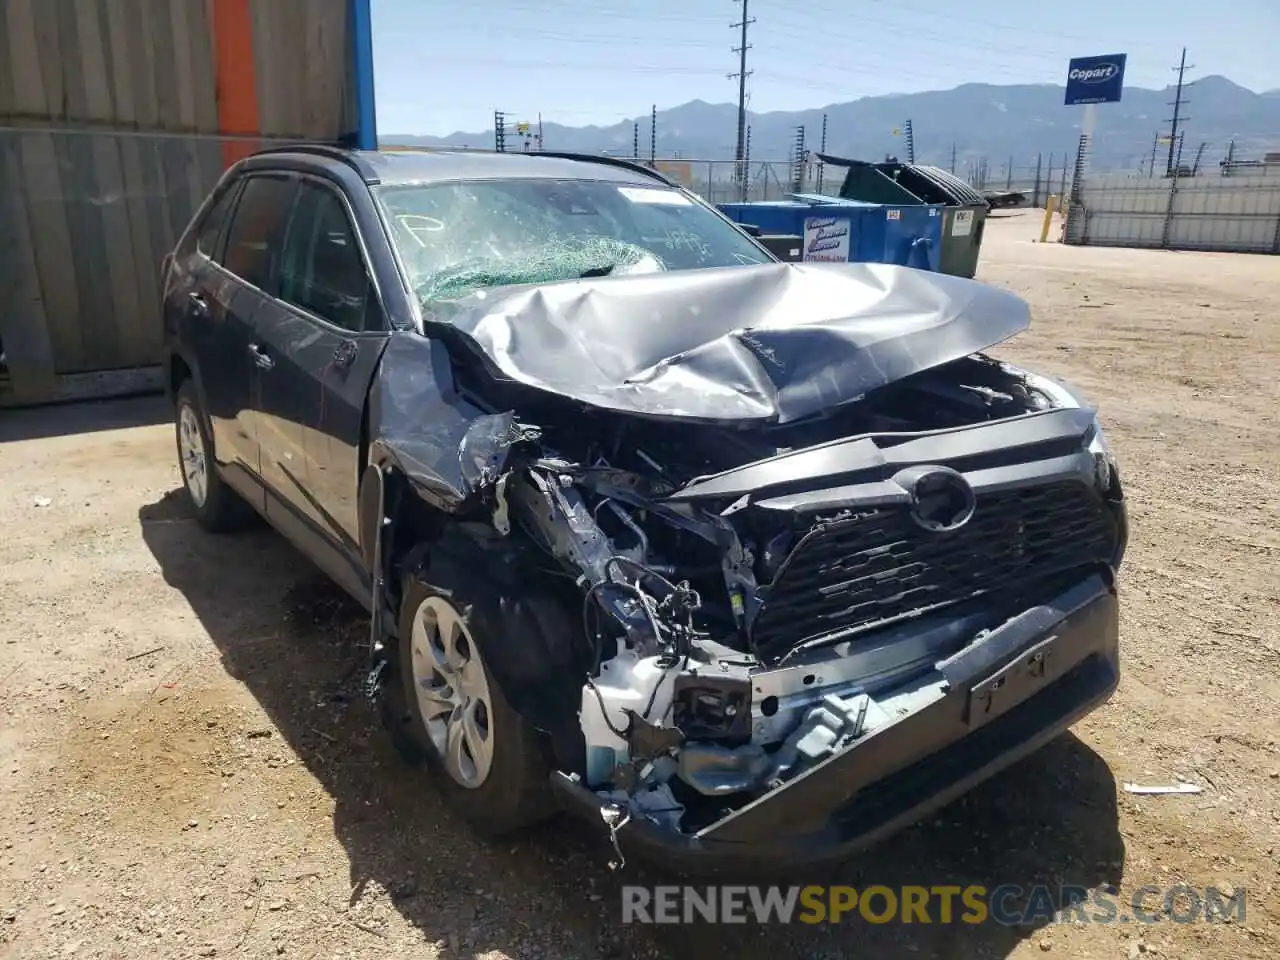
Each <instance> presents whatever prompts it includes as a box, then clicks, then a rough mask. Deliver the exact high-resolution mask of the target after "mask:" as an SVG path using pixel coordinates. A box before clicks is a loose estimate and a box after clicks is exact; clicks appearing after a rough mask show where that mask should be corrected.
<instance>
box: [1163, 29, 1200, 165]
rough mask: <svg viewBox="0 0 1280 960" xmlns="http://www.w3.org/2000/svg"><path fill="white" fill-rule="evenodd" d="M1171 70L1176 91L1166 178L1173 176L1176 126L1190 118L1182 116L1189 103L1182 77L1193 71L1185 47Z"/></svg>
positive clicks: (1176, 140) (1193, 66) (1176, 142)
mask: <svg viewBox="0 0 1280 960" xmlns="http://www.w3.org/2000/svg"><path fill="white" fill-rule="evenodd" d="M1173 69H1174V70H1177V71H1178V86H1177V91H1176V92H1175V93H1174V95H1173V104H1172V106H1173V119H1172V120H1170V121H1169V123H1170V124H1171V125H1172V129H1171V130H1170V131H1169V162H1168V164H1167V167H1166V171H1165V172H1166V173H1167V174H1168V176H1173V174H1174V156H1175V151H1176V150H1177V146H1178V125H1179V124H1180V123H1186V122H1187V121H1188V120H1190V119H1191V118H1190V117H1184V116H1183V115H1182V108H1183V107H1184V106H1186V105H1187V103H1188V102H1189V101H1188V100H1186V99H1185V98H1184V97H1183V96H1182V88H1183V75H1184V74H1185V73H1186V72H1187V71H1188V70H1194V69H1195V65H1194V64H1188V63H1187V48H1186V47H1183V48H1182V59H1180V60H1179V61H1178V65H1177V66H1176V67H1174V68H1173Z"/></svg>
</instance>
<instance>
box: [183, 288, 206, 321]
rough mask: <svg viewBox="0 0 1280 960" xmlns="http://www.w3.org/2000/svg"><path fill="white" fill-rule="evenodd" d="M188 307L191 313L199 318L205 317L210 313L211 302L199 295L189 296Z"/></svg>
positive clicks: (191, 294)
mask: <svg viewBox="0 0 1280 960" xmlns="http://www.w3.org/2000/svg"><path fill="white" fill-rule="evenodd" d="M187 305H188V306H189V307H190V309H191V312H192V313H194V314H196V315H197V316H200V317H203V316H205V315H207V314H208V313H209V301H207V300H206V299H205V298H204V297H202V296H200V294H198V293H194V292H193V293H188V294H187Z"/></svg>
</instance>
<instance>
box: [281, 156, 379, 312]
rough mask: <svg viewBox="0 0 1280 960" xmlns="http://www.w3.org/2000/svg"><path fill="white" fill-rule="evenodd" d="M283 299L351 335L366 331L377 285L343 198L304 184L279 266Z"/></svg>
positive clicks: (318, 185) (295, 207)
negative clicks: (361, 254)
mask: <svg viewBox="0 0 1280 960" xmlns="http://www.w3.org/2000/svg"><path fill="white" fill-rule="evenodd" d="M280 299H281V300H285V301H288V302H289V303H292V304H294V305H295V306H298V307H301V308H302V309H303V310H306V311H308V312H310V313H314V314H315V315H316V316H318V317H322V318H323V319H325V320H328V321H329V322H330V323H334V324H337V325H338V326H340V327H344V328H346V329H347V330H352V331H356V332H359V331H360V330H363V329H364V328H365V312H366V310H367V309H368V307H369V304H370V303H371V302H372V301H373V285H372V283H370V281H369V275H368V273H366V272H365V268H364V261H363V260H362V259H361V257H360V246H359V244H358V243H357V242H356V235H355V231H354V230H353V229H352V226H351V221H350V219H349V218H348V217H347V211H346V208H345V207H344V206H343V203H342V199H341V198H340V197H339V196H338V194H337V193H336V192H334V191H333V190H331V189H329V188H327V187H324V186H321V185H320V184H317V183H310V182H307V181H303V182H302V184H301V186H300V187H299V188H298V202H297V204H296V205H295V206H294V209H293V219H292V220H291V221H290V222H289V233H288V236H287V237H286V238H285V242H284V254H283V256H282V259H281V264H280Z"/></svg>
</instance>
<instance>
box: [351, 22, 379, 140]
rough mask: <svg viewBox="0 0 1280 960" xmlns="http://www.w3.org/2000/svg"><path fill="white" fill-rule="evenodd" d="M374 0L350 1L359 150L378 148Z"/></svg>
mask: <svg viewBox="0 0 1280 960" xmlns="http://www.w3.org/2000/svg"><path fill="white" fill-rule="evenodd" d="M370 3H371V0H351V41H352V45H353V46H354V48H355V57H354V66H355V81H356V147H357V149H360V150H377V149H378V112H377V108H376V100H375V99H374V94H373V14H372V13H371V12H370Z"/></svg>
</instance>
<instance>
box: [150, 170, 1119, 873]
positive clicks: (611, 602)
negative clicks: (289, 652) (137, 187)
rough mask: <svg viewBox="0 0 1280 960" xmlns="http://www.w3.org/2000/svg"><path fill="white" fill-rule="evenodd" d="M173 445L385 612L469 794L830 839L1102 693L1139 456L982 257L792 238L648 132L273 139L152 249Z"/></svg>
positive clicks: (381, 687) (809, 840) (954, 782)
mask: <svg viewBox="0 0 1280 960" xmlns="http://www.w3.org/2000/svg"><path fill="white" fill-rule="evenodd" d="M164 317H165V326H166V340H167V351H166V360H167V366H168V372H169V383H170V386H171V390H172V394H173V398H174V400H175V403H176V423H177V430H176V433H177V445H178V453H179V460H180V466H181V470H182V476H183V480H184V484H185V487H186V491H187V493H188V495H189V497H190V501H191V505H192V508H193V509H194V511H195V513H196V515H197V516H198V518H199V520H200V522H201V523H202V524H204V525H205V526H206V527H207V528H209V529H211V530H227V529H230V528H232V527H233V526H235V525H236V524H237V523H238V522H239V521H240V520H241V519H243V518H244V517H245V516H246V515H247V514H249V513H250V512H252V511H256V512H257V513H259V514H261V515H262V516H264V517H265V518H266V519H267V520H268V521H269V522H270V523H271V525H272V526H274V527H275V528H276V529H278V530H279V531H280V532H281V533H282V534H283V535H285V536H286V537H287V538H288V539H289V540H291V541H292V542H293V543H294V544H295V545H296V546H297V547H298V548H299V549H300V550H301V551H302V552H303V553H304V554H305V555H306V556H308V557H309V558H311V559H312V560H313V561H314V562H315V563H316V564H317V565H318V566H319V567H320V568H322V569H323V570H324V571H326V572H327V573H328V574H329V575H330V576H331V577H332V578H333V580H334V581H335V582H336V583H337V584H338V585H339V586H340V587H341V588H343V589H345V590H346V591H347V592H349V593H350V594H351V595H352V596H353V597H355V598H357V599H358V600H359V602H360V603H362V604H363V605H364V606H365V608H366V609H368V611H369V614H370V636H369V663H368V674H367V681H368V683H367V685H368V692H369V694H370V696H371V697H373V698H376V699H377V701H378V702H379V703H380V704H381V709H382V711H383V716H384V719H385V722H386V723H387V725H388V726H389V728H390V730H391V733H392V736H393V737H394V738H395V740H396V742H397V744H398V745H399V747H400V748H401V750H402V751H403V752H404V753H405V754H406V755H408V756H409V757H411V758H413V759H414V760H415V761H420V762H422V763H425V764H427V765H428V766H429V767H431V768H433V769H434V770H435V771H437V772H438V780H439V784H440V788H441V790H442V791H443V792H444V793H445V795H446V796H447V798H448V799H449V800H450V801H451V802H452V803H453V804H454V805H455V806H456V808H457V810H458V812H459V813H460V815H461V816H463V817H464V818H466V819H467V820H468V821H469V822H471V823H472V824H473V825H474V826H475V827H476V828H477V829H479V830H482V831H485V832H488V833H500V832H503V831H507V830H511V829H514V828H517V827H520V826H522V825H525V824H528V823H530V822H533V821H535V820H537V819H539V818H542V817H544V816H546V815H548V814H550V813H551V812H553V811H555V810H556V809H557V808H568V809H570V810H572V811H576V812H578V813H581V814H583V815H585V816H587V817H589V818H590V819H591V820H592V821H593V822H594V823H596V824H597V825H598V826H599V828H600V830H601V836H602V838H603V839H604V840H605V841H606V842H608V843H611V844H612V848H613V849H614V850H617V851H618V852H619V853H622V852H624V851H627V850H629V849H630V850H635V851H638V852H648V853H650V854H656V855H658V856H659V857H660V859H661V860H662V861H663V862H664V863H665V864H666V865H667V866H668V867H671V868H676V869H684V870H689V871H698V870H700V869H701V868H704V867H716V868H737V867H740V866H744V865H757V866H763V867H765V868H766V869H767V868H770V867H773V866H785V865H794V864H797V863H809V862H813V861H825V860H835V859H840V858H843V857H845V856H847V855H848V854H849V853H850V852H851V851H853V850H855V849H856V848H858V847H860V846H864V845H866V844H868V843H870V842H873V841H874V840H876V839H878V838H880V837H882V836H884V835H886V834H887V833H889V832H891V831H893V830H895V829H898V828H900V827H902V826H905V825H906V824H908V823H910V822H911V821H913V820H915V819H917V818H919V817H920V816H922V815H923V814H924V813H925V812H926V811H928V810H929V809H931V808H934V807H937V806H939V805H941V804H943V803H945V802H947V801H948V800H950V799H952V798H954V797H956V796H957V795H959V794H960V793H962V792H963V791H965V790H967V789H969V788H970V787H972V786H973V785H974V784H976V783H978V782H980V781H981V780H983V779H985V778H987V777H988V776H990V775H991V774H993V773H994V772H996V771H997V770H999V769H1001V768H1002V767H1004V766H1006V765H1008V764H1009V763H1011V762H1012V761H1013V760H1015V759H1017V758H1018V757H1020V756H1023V755H1025V754H1027V753H1029V752H1030V751H1032V750H1034V749H1036V748H1037V747H1039V746H1040V745H1042V744H1044V743H1046V742H1047V741H1048V740H1050V739H1051V738H1053V737H1054V736H1056V735H1057V734H1059V733H1060V732H1061V731H1063V730H1065V729H1066V728H1067V727H1068V726H1069V725H1070V724H1072V723H1073V722H1074V721H1076V720H1077V719H1078V718H1080V717H1081V716H1083V715H1084V714H1085V713H1087V712H1088V711H1090V710H1092V709H1094V708H1095V707H1097V706H1098V705H1100V704H1101V703H1103V702H1104V701H1105V700H1106V699H1107V697H1108V696H1109V695H1110V693H1111V692H1112V690H1113V689H1114V687H1115V685H1116V682H1117V678H1118V669H1119V661H1118V639H1117V621H1118V613H1117V610H1118V608H1117V597H1116V585H1115V580H1116V572H1117V570H1118V568H1119V565H1120V562H1121V558H1122V555H1123V553H1124V549H1125V543H1126V539H1127V528H1126V513H1125V506H1124V500H1123V496H1122V492H1121V483H1120V477H1119V474H1118V472H1117V469H1116V465H1115V462H1114V460H1113V458H1112V455H1111V453H1110V451H1109V449H1108V447H1107V443H1106V441H1105V439H1104V437H1103V434H1102V431H1101V430H1100V429H1099V427H1098V423H1097V420H1096V418H1095V412H1094V410H1093V409H1091V408H1090V407H1089V406H1088V405H1087V404H1086V403H1085V402H1084V401H1083V400H1082V399H1081V398H1080V397H1078V396H1077V395H1076V394H1075V393H1074V392H1072V390H1070V389H1069V388H1067V387H1066V386H1064V385H1062V384H1061V383H1059V382H1057V381H1054V380H1050V379H1047V378H1045V377H1042V376H1038V375H1035V374H1032V373H1029V372H1027V371H1024V370H1020V369H1017V368H1015V367H1012V366H1010V365H1008V364H1006V363H1003V362H1001V361H999V360H996V359H993V358H991V357H989V356H987V355H985V354H984V353H982V352H981V351H983V350H985V349H987V348H988V347H991V346H992V345H994V344H997V343H1000V342H1002V341H1004V340H1006V339H1007V338H1009V337H1011V336H1013V335H1015V334H1017V333H1018V332H1020V331H1022V330H1024V329H1026V327H1027V325H1028V322H1029V314H1028V308H1027V306H1026V305H1025V304H1024V303H1023V302H1022V301H1021V300H1019V299H1018V298H1017V297H1015V296H1013V295H1012V294H1010V293H1007V292H1004V291H1001V290H998V289H995V288H992V287H988V286H985V285H983V284H980V283H975V282H973V281H970V280H964V279H959V278H955V277H948V276H942V275H938V274H932V273H927V272H923V271H918V270H913V269H908V268H900V267H892V266H882V265H868V264H788V263H781V262H778V261H777V260H776V259H775V258H774V257H773V256H772V255H771V254H770V253H769V252H768V251H766V250H765V249H764V248H763V247H761V246H760V245H759V244H758V243H757V242H756V241H755V240H754V239H753V237H752V236H751V235H749V231H747V230H744V229H742V228H739V227H738V226H736V225H734V224H732V223H731V222H729V221H728V220H727V219H725V218H724V217H722V216H721V215H720V214H719V213H718V212H717V211H715V210H714V209H713V208H711V207H709V206H708V205H706V204H705V203H704V202H702V201H701V200H700V199H698V198H696V197H695V196H693V195H692V194H690V193H689V192H687V191H685V190H683V189H680V188H679V187H677V186H675V185H674V184H672V183H670V182H669V181H667V180H666V179H664V178H663V177H662V176H660V175H659V174H657V173H655V172H653V171H651V170H648V169H647V168H645V167H643V166H639V165H634V164H630V163H627V162H624V161H618V160H609V159H604V158H589V157H581V156H573V155H567V154H563V155H552V154H532V155H523V154H488V155H483V154H467V153H447V152H438V153H431V152H413V151H405V152H387V153H373V152H355V151H344V150H338V149H336V148H326V147H318V146H299V147H285V148H279V149H275V150H272V151H268V152H265V153H261V154H257V155H255V156H253V157H249V158H246V159H244V160H241V161H240V162H238V163H237V164H235V165H234V166H233V167H231V168H230V169H229V170H228V171H227V173H226V174H225V176H224V177H223V178H222V180H221V181H220V183H219V184H218V186H217V188H216V189H215V190H214V191H213V193H212V194H211V196H210V197H209V198H208V199H207V200H206V201H205V203H204V204H203V206H202V207H201V209H200V211H199V212H198V214H197V215H196V217H195V219H194V221H193V222H192V225H191V226H190V227H189V228H188V229H187V231H186V233H185V234H184V236H183V237H182V239H181V240H180V242H179V244H178V246H177V248H176V249H175V251H174V252H173V253H172V254H170V256H169V257H168V258H167V259H166V268H165V282H164Z"/></svg>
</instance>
